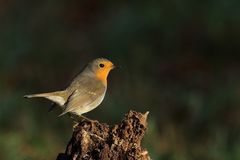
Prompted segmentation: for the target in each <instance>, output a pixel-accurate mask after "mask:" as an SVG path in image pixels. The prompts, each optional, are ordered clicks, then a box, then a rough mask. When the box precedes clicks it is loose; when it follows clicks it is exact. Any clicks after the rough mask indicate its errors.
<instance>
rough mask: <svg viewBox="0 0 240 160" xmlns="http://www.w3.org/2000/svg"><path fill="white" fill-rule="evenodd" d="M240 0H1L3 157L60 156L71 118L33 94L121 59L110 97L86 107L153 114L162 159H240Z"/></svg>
mask: <svg viewBox="0 0 240 160" xmlns="http://www.w3.org/2000/svg"><path fill="white" fill-rule="evenodd" d="M239 49H240V1H237V0H209V1H206V0H205V1H204V0H203V1H190V0H183V1H178V0H170V1H169V0H158V1H157V0H155V1H154V0H150V1H145V2H142V1H131V2H129V1H110V0H109V1H98V0H82V1H77V0H75V1H67V0H63V1H57V0H55V1H54V0H51V1H50V0H42V1H40V0H39V1H31V0H22V1H17V0H12V1H8V0H1V1H0V97H1V98H0V159H11V160H28V159H29V160H30V159H46V160H48V159H55V158H56V156H57V154H58V153H59V152H64V149H65V146H66V144H67V143H68V140H69V139H70V137H71V133H72V121H71V119H69V117H68V116H64V117H60V118H58V117H57V115H58V114H60V113H61V110H60V109H56V110H54V112H50V113H49V112H47V111H48V108H49V107H50V104H51V103H50V102H49V101H47V100H44V99H33V100H26V99H23V98H22V96H23V95H24V94H30V93H38V92H48V91H55V90H60V89H63V88H65V87H66V86H67V85H68V84H69V82H70V81H71V80H72V78H73V77H74V76H75V75H76V74H77V73H78V72H79V71H80V70H81V69H82V67H83V66H84V65H86V64H87V63H88V62H89V61H91V60H93V59H95V58H97V57H105V58H109V59H110V60H112V61H113V62H114V63H115V64H116V65H118V66H121V68H120V69H116V70H113V71H112V72H111V73H110V76H109V78H108V80H109V83H108V91H107V95H106V97H105V99H104V101H103V103H102V104H101V105H100V106H99V107H98V108H97V109H95V110H93V111H92V112H90V113H87V114H85V116H87V117H89V118H92V119H97V120H99V121H100V122H106V123H109V124H114V123H117V122H119V121H120V120H121V119H122V118H123V116H124V114H125V113H126V112H127V111H129V110H130V109H134V110H137V111H141V112H145V111H150V114H149V119H148V123H149V128H148V131H147V134H146V136H145V139H144V146H145V147H146V148H147V149H148V150H149V152H150V155H151V157H152V158H153V159H159V160H198V159H199V160H203V159H204V160H239V159H240V108H239V107H240V99H239V97H240V81H239V80H240V75H239V70H240V63H239V58H240V55H239Z"/></svg>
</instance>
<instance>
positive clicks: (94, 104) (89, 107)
mask: <svg viewBox="0 0 240 160" xmlns="http://www.w3.org/2000/svg"><path fill="white" fill-rule="evenodd" d="M104 97H105V93H104V94H103V95H102V96H100V97H98V98H97V99H96V100H95V101H93V102H92V103H90V104H88V105H86V106H84V107H79V109H77V110H75V111H74V112H75V114H77V115H81V114H84V113H87V112H89V111H91V110H93V109H95V108H96V107H97V106H99V105H100V104H101V103H102V101H103V99H104Z"/></svg>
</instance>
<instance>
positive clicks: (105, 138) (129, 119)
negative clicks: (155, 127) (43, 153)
mask: <svg viewBox="0 0 240 160" xmlns="http://www.w3.org/2000/svg"><path fill="white" fill-rule="evenodd" d="M147 115H148V112H146V113H145V114H142V113H139V112H136V111H129V112H128V113H127V114H126V115H125V118H124V119H123V120H122V122H121V123H120V124H117V125H114V126H109V125H107V124H102V123H98V122H90V121H87V120H82V121H81V122H80V123H79V124H78V125H77V127H76V128H75V129H74V131H73V135H72V138H71V140H70V142H69V143H68V145H67V148H66V151H65V153H60V154H59V155H58V157H57V160H150V157H149V155H148V151H147V150H145V149H143V148H142V147H141V141H142V139H143V136H144V134H145V131H146V129H147V122H146V120H147Z"/></svg>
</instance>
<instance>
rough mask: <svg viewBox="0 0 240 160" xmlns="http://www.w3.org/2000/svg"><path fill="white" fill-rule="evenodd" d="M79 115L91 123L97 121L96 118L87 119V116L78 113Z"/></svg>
mask: <svg viewBox="0 0 240 160" xmlns="http://www.w3.org/2000/svg"><path fill="white" fill-rule="evenodd" d="M80 117H82V119H85V120H87V121H89V122H91V123H99V122H98V120H92V119H89V118H87V117H85V116H83V115H80Z"/></svg>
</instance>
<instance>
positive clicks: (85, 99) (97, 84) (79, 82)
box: [24, 58, 115, 118]
mask: <svg viewBox="0 0 240 160" xmlns="http://www.w3.org/2000/svg"><path fill="white" fill-rule="evenodd" d="M113 68H115V66H114V64H113V63H112V62H111V61H110V60H108V59H106V58H97V59H95V60H93V61H92V62H90V63H89V64H88V65H87V66H86V67H85V68H84V69H83V71H82V72H81V73H80V74H78V75H77V76H76V77H75V78H74V79H73V81H72V82H71V84H70V85H69V86H68V87H67V88H66V89H65V90H62V91H56V92H49V93H40V94H31V95H25V96H24V97H25V98H33V97H44V98H47V99H49V100H51V101H52V102H54V103H56V104H58V105H59V106H60V107H61V108H62V109H63V112H62V113H61V114H60V115H59V116H62V115H64V114H66V113H71V114H73V115H77V116H80V117H83V118H86V117H84V116H82V114H84V113H87V112H89V111H91V110H93V109H95V108H96V107H97V106H98V105H99V104H100V103H101V102H102V101H103V99H104V96H105V93H106V90H107V77H108V74H109V72H110V71H111V70H112V69H113Z"/></svg>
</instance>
